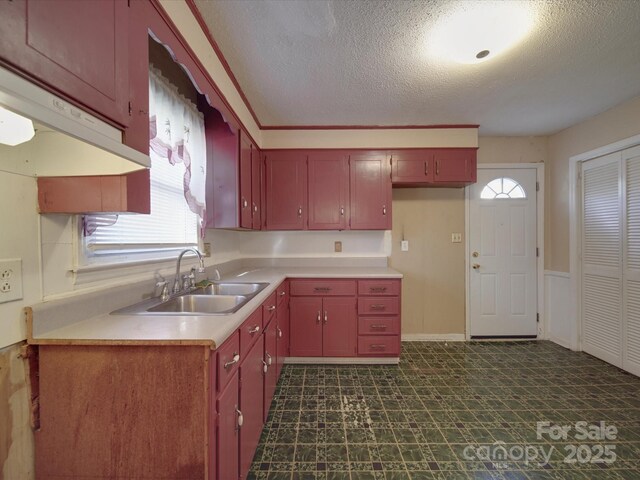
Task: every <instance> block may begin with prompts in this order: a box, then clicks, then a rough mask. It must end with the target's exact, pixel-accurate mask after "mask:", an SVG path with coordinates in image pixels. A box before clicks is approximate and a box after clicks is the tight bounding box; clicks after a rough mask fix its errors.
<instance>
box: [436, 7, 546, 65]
mask: <svg viewBox="0 0 640 480" xmlns="http://www.w3.org/2000/svg"><path fill="white" fill-rule="evenodd" d="M454 5H456V9H455V10H454V11H453V12H451V13H450V14H449V15H448V16H446V17H445V18H443V19H442V20H441V21H439V22H438V24H437V25H436V27H435V28H434V29H433V32H432V34H431V36H430V38H429V49H430V50H431V51H432V53H433V54H434V55H436V56H437V57H440V58H444V59H447V60H453V61H455V62H458V63H465V64H471V63H480V62H484V61H487V60H490V59H492V58H494V57H496V56H498V55H500V54H501V53H504V52H505V51H507V50H508V49H510V48H511V47H513V46H514V45H516V44H517V43H519V42H520V41H521V40H522V39H524V37H526V36H527V34H528V33H529V32H530V31H531V30H532V28H533V24H534V19H535V15H534V12H533V10H532V7H531V3H529V2H520V1H497V2H496V1H480V2H472V1H467V2H455V3H454Z"/></svg>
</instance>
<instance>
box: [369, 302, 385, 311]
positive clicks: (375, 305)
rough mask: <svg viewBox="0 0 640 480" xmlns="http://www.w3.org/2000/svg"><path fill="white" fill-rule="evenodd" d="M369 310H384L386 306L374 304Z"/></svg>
mask: <svg viewBox="0 0 640 480" xmlns="http://www.w3.org/2000/svg"><path fill="white" fill-rule="evenodd" d="M369 308H371V310H384V309H385V308H386V306H385V305H383V304H381V303H374V304H373V305H371V306H370V307H369Z"/></svg>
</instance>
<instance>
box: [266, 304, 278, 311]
mask: <svg viewBox="0 0 640 480" xmlns="http://www.w3.org/2000/svg"><path fill="white" fill-rule="evenodd" d="M275 309H276V306H275V305H269V306H268V307H267V312H273V311H274V310H275Z"/></svg>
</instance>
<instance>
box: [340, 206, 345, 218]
mask: <svg viewBox="0 0 640 480" xmlns="http://www.w3.org/2000/svg"><path fill="white" fill-rule="evenodd" d="M340 216H341V217H344V207H340Z"/></svg>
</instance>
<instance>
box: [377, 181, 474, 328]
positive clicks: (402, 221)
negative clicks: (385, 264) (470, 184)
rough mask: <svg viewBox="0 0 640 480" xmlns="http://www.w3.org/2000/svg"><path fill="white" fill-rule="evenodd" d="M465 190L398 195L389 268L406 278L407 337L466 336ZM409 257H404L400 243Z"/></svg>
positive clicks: (401, 192)
mask: <svg viewBox="0 0 640 480" xmlns="http://www.w3.org/2000/svg"><path fill="white" fill-rule="evenodd" d="M454 232H457V233H464V190H463V189H461V188H460V189H454V188H402V189H394V190H393V230H392V232H391V235H392V250H391V258H390V261H389V264H390V266H391V267H392V268H395V269H397V270H399V271H401V272H402V273H403V274H404V279H403V286H402V333H403V334H416V333H419V334H450V333H457V334H461V333H464V327H465V315H464V312H465V288H464V282H465V278H464V268H465V266H464V257H465V255H464V242H463V243H451V233H454ZM402 239H404V240H408V241H409V251H408V252H402V251H400V241H401V240H402Z"/></svg>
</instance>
